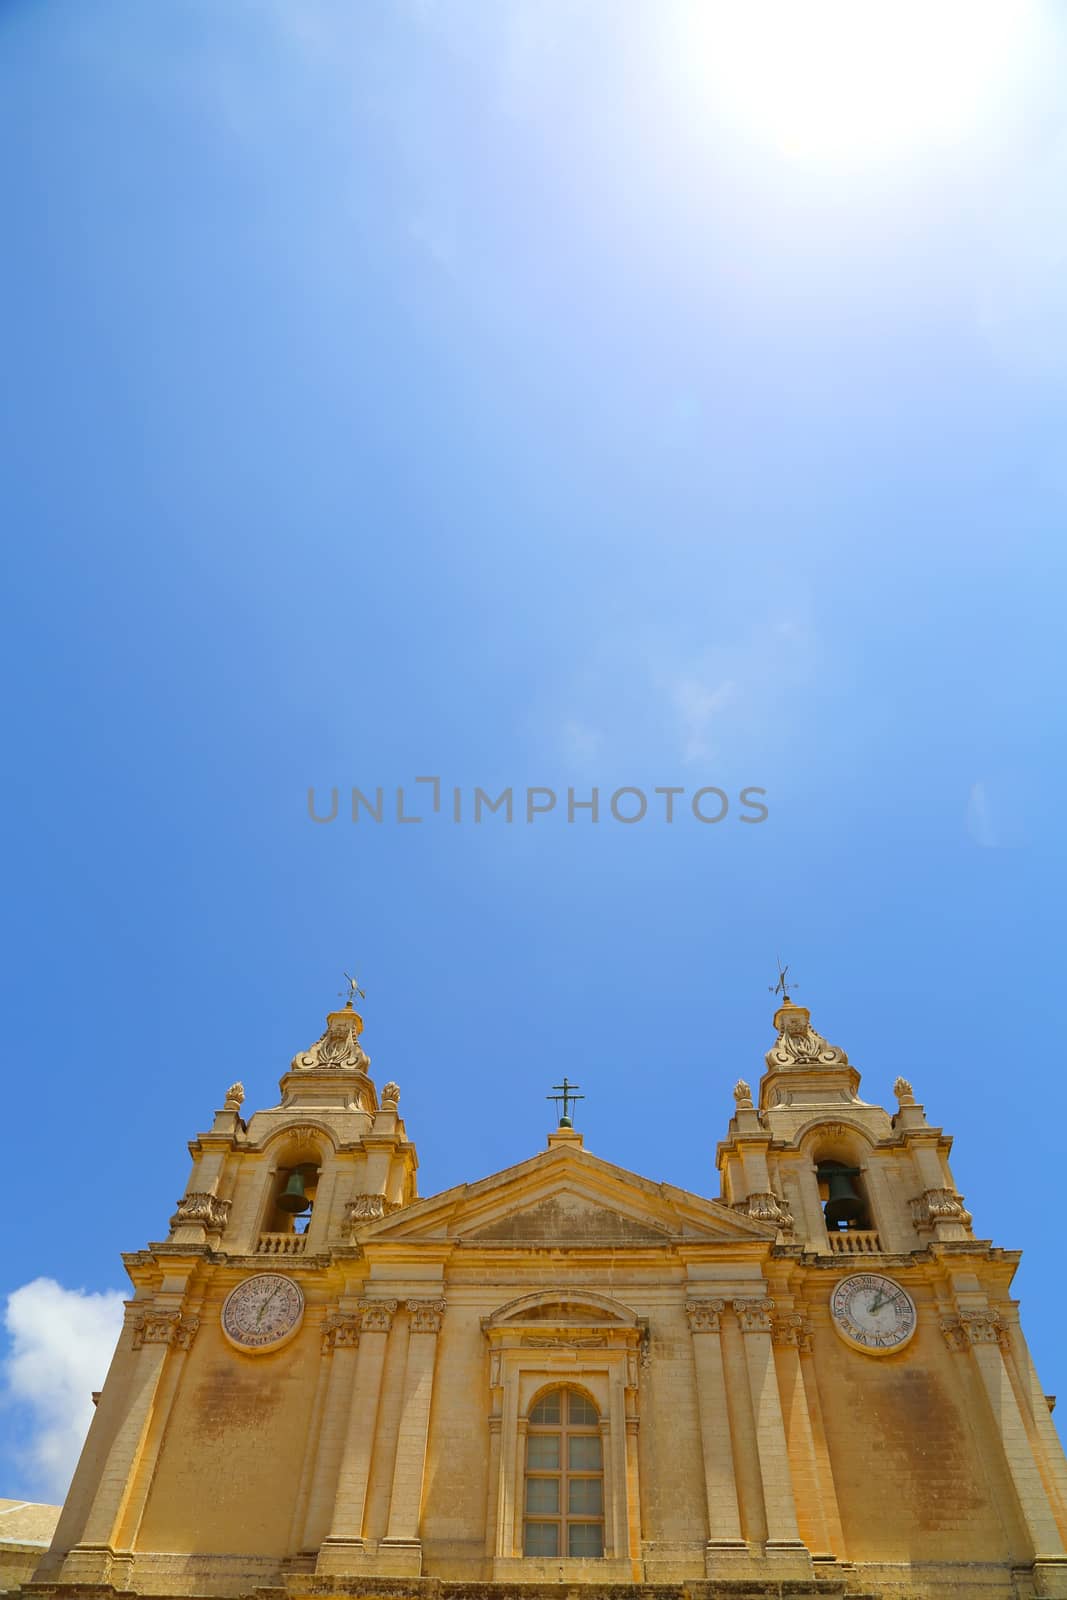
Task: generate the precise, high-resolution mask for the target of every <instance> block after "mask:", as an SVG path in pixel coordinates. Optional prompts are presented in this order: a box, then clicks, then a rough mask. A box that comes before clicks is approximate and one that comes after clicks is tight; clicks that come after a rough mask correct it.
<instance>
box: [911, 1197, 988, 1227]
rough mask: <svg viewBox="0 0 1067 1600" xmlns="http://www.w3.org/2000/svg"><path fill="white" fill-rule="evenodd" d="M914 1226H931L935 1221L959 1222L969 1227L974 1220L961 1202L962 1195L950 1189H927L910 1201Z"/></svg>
mask: <svg viewBox="0 0 1067 1600" xmlns="http://www.w3.org/2000/svg"><path fill="white" fill-rule="evenodd" d="M911 1213H912V1216H913V1218H914V1220H915V1223H916V1226H917V1227H920V1228H930V1227H933V1225H934V1223H935V1222H959V1223H962V1225H963V1226H964V1227H965V1228H969V1227H970V1225H971V1223H972V1221H973V1220H974V1219H973V1218H972V1216H971V1213H970V1212H969V1211H968V1210H967V1208H966V1206H965V1205H964V1203H963V1196H962V1195H959V1194H955V1193H954V1192H953V1191H952V1190H951V1189H927V1190H925V1191H924V1192H923V1193H922V1194H921V1195H919V1196H918V1198H917V1199H915V1200H913V1201H912V1202H911Z"/></svg>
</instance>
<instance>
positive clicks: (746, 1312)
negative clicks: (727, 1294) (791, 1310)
mask: <svg viewBox="0 0 1067 1600" xmlns="http://www.w3.org/2000/svg"><path fill="white" fill-rule="evenodd" d="M734 1310H735V1311H736V1312H737V1318H738V1321H739V1322H740V1324H741V1332H742V1333H770V1331H771V1312H772V1311H773V1310H774V1301H773V1300H735V1301H734Z"/></svg>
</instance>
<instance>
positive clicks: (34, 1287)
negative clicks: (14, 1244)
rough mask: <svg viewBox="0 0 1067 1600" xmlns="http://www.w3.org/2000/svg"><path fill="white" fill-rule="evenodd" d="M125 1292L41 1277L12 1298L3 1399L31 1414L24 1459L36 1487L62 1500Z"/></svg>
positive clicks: (114, 1338)
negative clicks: (75, 1286)
mask: <svg viewBox="0 0 1067 1600" xmlns="http://www.w3.org/2000/svg"><path fill="white" fill-rule="evenodd" d="M122 1301H123V1297H122V1294H121V1293H120V1292H119V1291H118V1290H114V1289H111V1290H105V1291H104V1292H103V1293H102V1294H90V1293H88V1292H87V1291H86V1290H84V1289H64V1288H63V1287H62V1285H61V1284H58V1283H56V1282H55V1281H54V1279H52V1278H35V1279H34V1280H33V1282H32V1283H26V1284H23V1286H22V1287H21V1288H20V1289H15V1290H14V1291H13V1293H11V1294H10V1295H9V1296H8V1300H7V1307H6V1310H5V1315H4V1324H5V1327H6V1328H7V1332H8V1335H9V1338H10V1341H11V1348H10V1350H9V1352H8V1353H7V1355H6V1356H5V1359H4V1361H3V1365H2V1368H0V1371H2V1375H3V1379H4V1390H3V1400H4V1404H5V1406H14V1407H16V1408H17V1409H18V1410H20V1411H21V1412H22V1413H23V1415H24V1417H25V1419H26V1426H25V1430H24V1431H25V1438H24V1440H23V1442H22V1444H21V1447H20V1449H19V1451H18V1458H19V1460H20V1463H21V1465H22V1466H23V1468H24V1470H25V1472H26V1473H27V1476H28V1478H29V1480H30V1483H31V1485H32V1492H33V1493H34V1494H40V1495H42V1496H44V1497H46V1498H47V1499H49V1500H52V1501H55V1502H58V1501H61V1500H62V1499H63V1497H64V1495H65V1494H66V1492H67V1487H68V1485H69V1483H70V1478H71V1474H72V1473H73V1471H74V1467H75V1465H76V1463H77V1460H78V1454H79V1451H80V1450H81V1447H82V1444H83V1443H84V1440H85V1435H86V1432H87V1431H88V1428H89V1423H90V1421H91V1420H92V1415H93V1402H92V1392H93V1390H94V1389H100V1388H102V1387H103V1382H104V1378H105V1376H106V1374H107V1369H108V1366H109V1364H110V1361H111V1356H112V1352H113V1350H114V1348H115V1344H116V1342H117V1340H118V1336H119V1329H120V1327H121V1325H122Z"/></svg>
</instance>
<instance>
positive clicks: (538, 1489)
mask: <svg viewBox="0 0 1067 1600" xmlns="http://www.w3.org/2000/svg"><path fill="white" fill-rule="evenodd" d="M526 1509H527V1511H549V1512H558V1511H559V1479H558V1478H527V1480H526Z"/></svg>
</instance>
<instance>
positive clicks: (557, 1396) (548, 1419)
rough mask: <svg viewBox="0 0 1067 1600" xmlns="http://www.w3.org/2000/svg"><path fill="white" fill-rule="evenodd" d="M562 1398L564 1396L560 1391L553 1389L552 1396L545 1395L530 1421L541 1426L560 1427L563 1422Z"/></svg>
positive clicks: (535, 1408)
mask: <svg viewBox="0 0 1067 1600" xmlns="http://www.w3.org/2000/svg"><path fill="white" fill-rule="evenodd" d="M562 1398H563V1396H562V1394H561V1392H560V1390H559V1389H553V1391H552V1393H551V1394H546V1395H543V1396H542V1397H541V1399H540V1400H538V1402H537V1404H536V1405H535V1406H534V1408H533V1410H532V1411H531V1412H530V1421H531V1422H533V1423H540V1424H545V1423H547V1424H548V1426H549V1427H551V1426H552V1425H553V1424H555V1425H556V1426H558V1425H559V1423H560V1422H561V1421H562V1420H563V1414H562V1410H561V1407H560V1401H561V1399H562Z"/></svg>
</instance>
